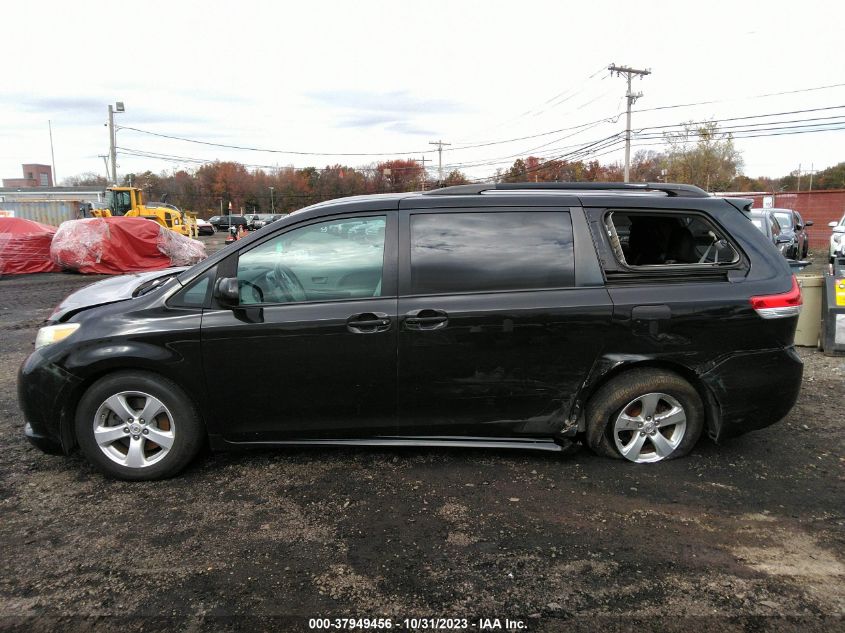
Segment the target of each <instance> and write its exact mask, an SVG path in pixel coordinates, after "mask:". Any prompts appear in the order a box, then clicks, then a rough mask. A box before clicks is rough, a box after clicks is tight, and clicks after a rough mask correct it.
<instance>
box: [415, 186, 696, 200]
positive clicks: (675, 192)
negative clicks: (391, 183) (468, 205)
mask: <svg viewBox="0 0 845 633" xmlns="http://www.w3.org/2000/svg"><path fill="white" fill-rule="evenodd" d="M532 189H544V190H549V189H554V190H557V191H660V192H663V193H665V194H666V195H667V196H670V197H675V196H678V197H685V198H709V197H710V194H709V193H707V192H706V191H704V189H700V188H699V187H696V186H695V185H679V184H673V183H663V182H500V183H493V182H488V183H481V184H477V185H455V186H454V187H443V188H442V189H432V190H431V191H426V192H425V193H424V195H427V196H456V195H457V196H460V195H474V194H479V193H482V192H484V191H530V190H532Z"/></svg>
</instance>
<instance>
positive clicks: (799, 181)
mask: <svg viewBox="0 0 845 633" xmlns="http://www.w3.org/2000/svg"><path fill="white" fill-rule="evenodd" d="M797 189H798V191H797V193H801V163H798V187H797Z"/></svg>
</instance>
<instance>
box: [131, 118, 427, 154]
mask: <svg viewBox="0 0 845 633" xmlns="http://www.w3.org/2000/svg"><path fill="white" fill-rule="evenodd" d="M118 129H120V130H131V131H133V132H139V133H141V134H149V135H150V136H158V137H160V138H166V139H170V140H174V141H184V142H185V143H196V144H198V145H210V146H212V147H222V148H225V149H237V150H245V151H250V152H266V153H268V154H292V155H295V156H400V155H411V154H420V153H422V154H433V153H434V152H435V151H436V150H433V149H431V150H422V151H420V150H413V151H410V152H301V151H295V150H283V149H269V148H261V147H249V146H246V145H228V144H226V143H212V142H211V141H200V140H197V139H193V138H186V137H184V136H174V135H172V134H161V133H159V132H151V131H150V130H141V129H139V128H136V127H129V126H126V125H122V126H120V127H118Z"/></svg>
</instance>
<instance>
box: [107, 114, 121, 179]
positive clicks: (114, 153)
mask: <svg viewBox="0 0 845 633" xmlns="http://www.w3.org/2000/svg"><path fill="white" fill-rule="evenodd" d="M124 111H125V108H124V107H123V101H118V102H117V103H115V104H114V105H112V104H109V123H108V126H109V159H110V160H111V180H112V183H114V184H115V185H116V184H117V149H116V148H115V144H116V141H115V139H116V138H117V137H116V136H115V129H114V113H115V112H124Z"/></svg>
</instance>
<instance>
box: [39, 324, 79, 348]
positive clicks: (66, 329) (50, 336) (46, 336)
mask: <svg viewBox="0 0 845 633" xmlns="http://www.w3.org/2000/svg"><path fill="white" fill-rule="evenodd" d="M77 329H79V323H60V324H59V325H48V326H47V327H43V328H41V329H40V330H38V335H37V336H36V337H35V349H38V348H39V347H45V346H46V345H52V344H53V343H58V342H59V341H61V340H62V339H65V338H67V337H68V336H70V335H71V334H73V333H74V332H76V330H77Z"/></svg>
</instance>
